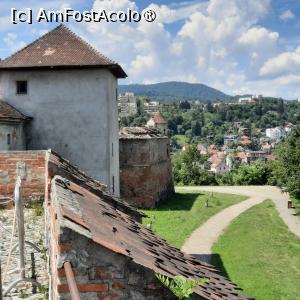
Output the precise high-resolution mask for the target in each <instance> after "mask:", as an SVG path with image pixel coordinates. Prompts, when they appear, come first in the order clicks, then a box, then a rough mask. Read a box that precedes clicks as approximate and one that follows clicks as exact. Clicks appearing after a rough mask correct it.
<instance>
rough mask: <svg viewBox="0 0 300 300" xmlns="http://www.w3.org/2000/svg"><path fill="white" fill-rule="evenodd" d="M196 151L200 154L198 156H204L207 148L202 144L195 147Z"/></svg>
mask: <svg viewBox="0 0 300 300" xmlns="http://www.w3.org/2000/svg"><path fill="white" fill-rule="evenodd" d="M197 150H198V151H199V152H200V154H202V155H205V154H207V148H206V147H205V146H204V145H202V144H198V145H197Z"/></svg>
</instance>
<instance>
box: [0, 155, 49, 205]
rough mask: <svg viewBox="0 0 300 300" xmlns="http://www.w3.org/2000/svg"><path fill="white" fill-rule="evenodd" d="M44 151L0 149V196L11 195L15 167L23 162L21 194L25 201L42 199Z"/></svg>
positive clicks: (14, 179) (43, 189) (44, 167)
mask: <svg viewBox="0 0 300 300" xmlns="http://www.w3.org/2000/svg"><path fill="white" fill-rule="evenodd" d="M45 155H46V151H0V197H13V194H14V187H15V181H16V174H17V172H16V168H17V164H18V163H19V162H22V163H25V170H26V172H25V178H24V179H23V181H22V186H23V190H22V195H23V199H24V200H25V201H30V200H43V198H44V195H45V178H46V175H45V174H46V172H45V169H46V161H45Z"/></svg>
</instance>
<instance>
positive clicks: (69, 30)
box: [57, 24, 118, 65]
mask: <svg viewBox="0 0 300 300" xmlns="http://www.w3.org/2000/svg"><path fill="white" fill-rule="evenodd" d="M59 27H62V28H64V29H66V30H67V31H68V32H69V33H70V34H72V35H73V36H74V37H76V38H77V39H79V40H80V41H81V42H82V43H84V44H85V45H86V46H88V47H89V48H90V50H93V51H94V52H96V53H97V54H98V55H100V56H101V57H102V58H105V59H107V60H108V61H110V62H111V63H112V64H113V65H117V64H118V63H117V62H115V61H114V60H112V59H110V58H109V57H107V56H106V55H104V54H102V53H101V52H99V51H98V50H97V49H96V48H95V47H93V46H92V45H91V44H90V43H89V42H87V41H86V40H84V39H83V38H82V37H81V36H79V35H78V34H77V33H75V32H74V31H72V30H71V29H70V28H69V27H67V26H66V25H64V24H60V25H59V26H58V27H57V28H59Z"/></svg>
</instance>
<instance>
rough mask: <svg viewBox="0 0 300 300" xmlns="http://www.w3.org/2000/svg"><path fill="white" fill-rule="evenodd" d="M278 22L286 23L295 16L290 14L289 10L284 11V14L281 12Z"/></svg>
mask: <svg viewBox="0 0 300 300" xmlns="http://www.w3.org/2000/svg"><path fill="white" fill-rule="evenodd" d="M279 18H280V20H282V21H288V20H292V19H294V18H295V15H294V14H293V13H292V11H291V10H290V9H288V10H285V11H284V12H282V14H281V15H280V16H279Z"/></svg>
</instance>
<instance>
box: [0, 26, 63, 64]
mask: <svg viewBox="0 0 300 300" xmlns="http://www.w3.org/2000/svg"><path fill="white" fill-rule="evenodd" d="M62 26H64V25H63V24H60V25H58V26H56V27H55V28H53V29H52V30H50V31H48V32H46V33H44V34H42V35H41V36H40V37H39V38H37V39H35V40H34V41H32V42H31V43H29V44H27V45H26V46H24V47H23V48H21V49H19V50H18V51H16V52H14V53H13V54H11V55H9V56H7V57H6V58H4V59H2V60H1V61H0V65H1V64H2V63H4V62H5V61H6V60H8V59H10V58H12V57H14V56H15V55H17V54H18V53H20V52H21V51H23V50H25V49H27V48H28V47H30V46H32V45H34V44H35V43H37V42H39V41H40V40H41V39H42V38H44V37H45V36H46V35H48V34H49V33H51V32H53V31H55V30H57V29H58V28H59V27H62ZM64 27H66V26H64Z"/></svg>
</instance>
